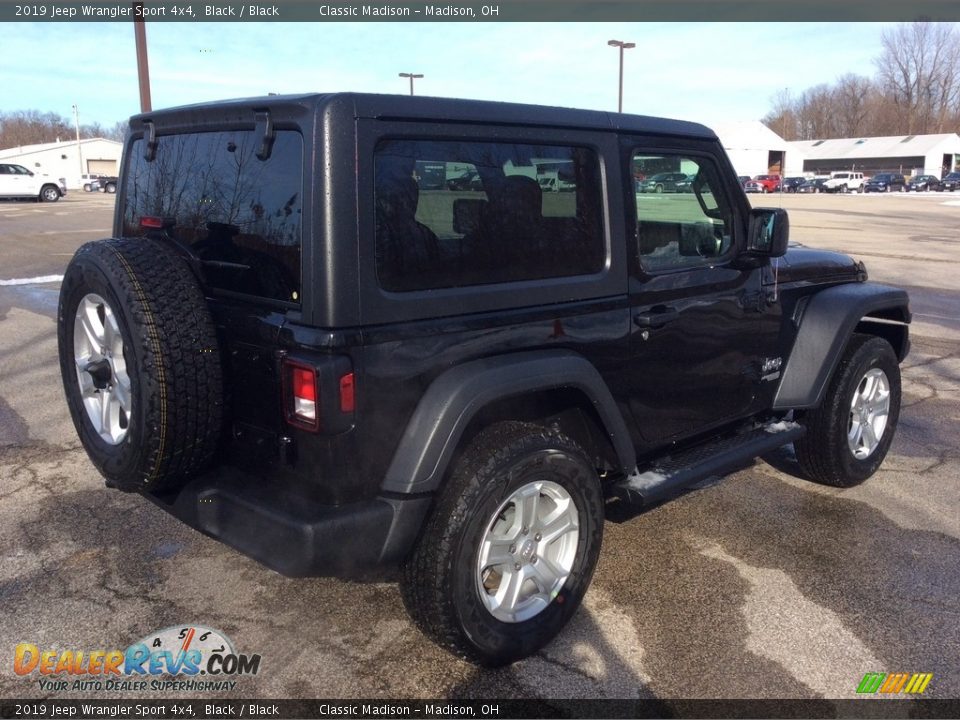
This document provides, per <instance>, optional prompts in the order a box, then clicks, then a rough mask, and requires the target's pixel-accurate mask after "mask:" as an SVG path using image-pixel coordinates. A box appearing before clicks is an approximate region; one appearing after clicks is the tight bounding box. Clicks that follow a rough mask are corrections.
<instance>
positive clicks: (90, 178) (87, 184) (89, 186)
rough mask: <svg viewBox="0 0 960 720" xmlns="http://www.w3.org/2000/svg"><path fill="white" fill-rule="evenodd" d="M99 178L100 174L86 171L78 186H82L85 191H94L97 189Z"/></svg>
mask: <svg viewBox="0 0 960 720" xmlns="http://www.w3.org/2000/svg"><path fill="white" fill-rule="evenodd" d="M99 179H100V176H99V175H97V174H95V173H90V174H87V173H84V174H83V175H81V176H80V179H79V181H78V182H77V187H79V188H82V189H83V191H84V192H92V191H93V190H95V189H96V188H95V185H96V182H97V180H99Z"/></svg>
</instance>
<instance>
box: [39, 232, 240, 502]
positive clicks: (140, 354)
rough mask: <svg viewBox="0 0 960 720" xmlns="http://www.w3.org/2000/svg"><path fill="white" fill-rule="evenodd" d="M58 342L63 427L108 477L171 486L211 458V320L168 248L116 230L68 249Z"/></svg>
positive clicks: (214, 440) (143, 488)
mask: <svg viewBox="0 0 960 720" xmlns="http://www.w3.org/2000/svg"><path fill="white" fill-rule="evenodd" d="M57 339H58V342H59V347H60V374H61V376H62V378H63V387H64V390H65V392H66V396H67V405H68V406H69V408H70V415H71V417H72V418H73V424H74V426H75V427H76V429H77V434H78V435H79V436H80V441H81V442H82V443H83V447H84V448H85V449H86V451H87V454H88V455H89V456H90V459H91V460H92V461H93V464H94V465H96V466H97V469H99V470H100V472H101V473H102V474H103V476H104V477H105V478H106V479H107V484H108V485H109V486H111V487H116V488H119V489H121V490H126V491H129V492H147V491H151V492H153V491H159V490H170V489H175V488H177V487H179V486H180V485H182V484H183V483H184V482H186V480H187V479H189V478H190V477H192V476H194V475H196V474H198V473H199V472H200V471H202V470H203V469H204V468H205V467H206V466H207V465H208V464H209V463H210V461H211V459H212V458H213V456H214V454H215V453H216V450H217V446H218V444H219V441H220V437H221V434H222V432H221V431H222V425H223V379H222V372H221V366H220V353H219V349H218V344H217V336H216V329H215V326H214V324H213V319H212V317H211V315H210V311H209V309H208V307H207V304H206V301H205V298H204V294H203V292H202V290H201V288H200V284H199V282H198V281H197V280H196V278H195V276H194V275H193V273H192V272H191V270H190V268H189V267H188V266H187V264H186V263H185V262H184V261H183V260H182V259H181V258H180V257H179V256H178V255H177V254H176V253H175V252H174V251H173V250H172V249H171V248H169V247H167V246H165V245H164V244H163V243H162V242H157V241H152V240H147V239H143V238H124V239H111V240H100V241H97V242H92V243H88V244H86V245H84V246H83V247H81V248H80V249H79V250H77V252H76V254H75V255H74V256H73V259H72V260H71V261H70V264H69V265H68V266H67V270H66V274H65V275H64V278H63V284H62V286H61V288H60V306H59V311H58V322H57Z"/></svg>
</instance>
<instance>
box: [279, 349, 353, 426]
mask: <svg viewBox="0 0 960 720" xmlns="http://www.w3.org/2000/svg"><path fill="white" fill-rule="evenodd" d="M282 378H283V405H284V414H285V416H286V419H287V422H288V423H289V424H290V425H293V426H294V427H298V428H301V429H303V430H309V431H311V432H320V431H322V432H323V433H324V434H330V435H333V434H337V433H340V432H344V431H345V430H348V429H350V427H351V426H352V425H353V414H354V411H355V409H356V393H355V385H354V375H353V371H352V369H351V364H350V359H349V358H347V357H336V358H328V359H322V360H318V361H317V363H316V364H314V363H311V362H309V361H306V360H295V359H293V358H289V357H285V358H284V359H283V362H282Z"/></svg>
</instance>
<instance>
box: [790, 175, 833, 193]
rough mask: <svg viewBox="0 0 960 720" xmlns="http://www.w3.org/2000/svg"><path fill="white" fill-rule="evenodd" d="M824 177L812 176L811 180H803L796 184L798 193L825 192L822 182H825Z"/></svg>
mask: <svg viewBox="0 0 960 720" xmlns="http://www.w3.org/2000/svg"><path fill="white" fill-rule="evenodd" d="M826 182H827V181H826V179H824V178H814V179H813V180H805V181H803V182H802V183H800V184H799V185H798V186H797V192H798V193H822V192H826V190H824V189H823V185H824V183H826Z"/></svg>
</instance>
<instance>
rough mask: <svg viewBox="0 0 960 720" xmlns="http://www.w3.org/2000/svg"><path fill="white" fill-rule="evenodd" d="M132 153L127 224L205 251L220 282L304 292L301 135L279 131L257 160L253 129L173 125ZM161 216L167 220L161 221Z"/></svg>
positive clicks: (249, 289) (211, 275) (209, 277)
mask: <svg viewBox="0 0 960 720" xmlns="http://www.w3.org/2000/svg"><path fill="white" fill-rule="evenodd" d="M158 140H159V145H158V146H157V153H156V158H155V159H154V160H153V161H150V162H148V161H147V160H146V159H145V158H144V156H143V155H144V141H143V140H142V139H141V140H137V141H135V142H134V143H133V145H132V146H131V148H130V151H129V154H128V156H127V176H126V190H125V206H124V212H123V234H124V235H125V236H127V237H130V236H156V235H158V234H164V235H168V236H169V237H171V238H173V239H174V240H175V241H177V242H179V243H181V244H183V245H186V246H189V248H190V249H191V250H192V251H193V252H194V253H195V254H196V255H197V256H198V257H199V258H200V260H201V262H202V270H203V275H204V279H205V281H206V283H207V284H208V285H209V286H210V287H212V288H215V289H219V290H226V291H229V292H235V293H241V294H244V295H252V296H256V297H261V298H269V299H271V300H281V301H284V302H292V303H299V302H300V244H301V232H302V231H301V228H302V207H303V139H302V138H301V136H300V134H299V133H297V132H293V131H278V132H277V133H276V139H275V141H274V144H273V149H272V153H271V155H270V157H269V158H268V159H267V160H260V159H259V158H257V156H256V154H257V152H258V151H259V150H260V145H261V140H262V138H261V136H259V135H257V134H256V133H254V132H253V131H243V130H237V131H229V132H210V133H192V134H183V135H166V136H160V137H159V138H158ZM158 226H162V228H159V227H158Z"/></svg>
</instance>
